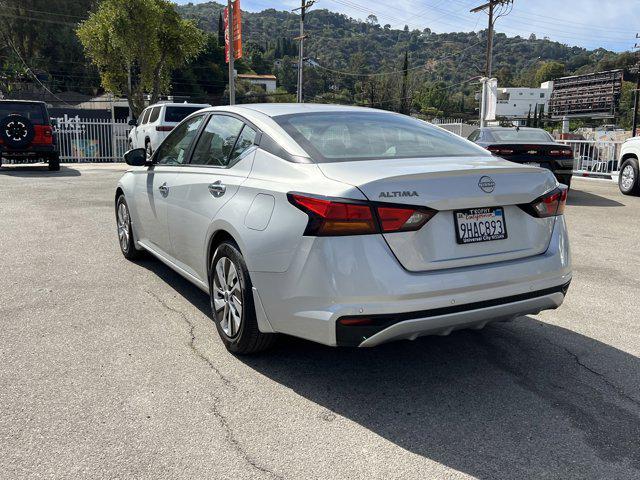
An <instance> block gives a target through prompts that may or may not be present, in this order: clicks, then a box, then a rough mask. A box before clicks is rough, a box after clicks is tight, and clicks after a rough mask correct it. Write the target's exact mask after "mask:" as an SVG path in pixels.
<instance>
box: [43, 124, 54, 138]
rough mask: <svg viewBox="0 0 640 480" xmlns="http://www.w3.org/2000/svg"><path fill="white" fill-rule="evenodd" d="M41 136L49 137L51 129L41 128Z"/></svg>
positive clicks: (51, 132) (48, 127)
mask: <svg viewBox="0 0 640 480" xmlns="http://www.w3.org/2000/svg"><path fill="white" fill-rule="evenodd" d="M42 134H43V135H44V136H45V137H51V136H52V135H53V129H52V128H51V127H50V126H48V125H45V126H44V127H42Z"/></svg>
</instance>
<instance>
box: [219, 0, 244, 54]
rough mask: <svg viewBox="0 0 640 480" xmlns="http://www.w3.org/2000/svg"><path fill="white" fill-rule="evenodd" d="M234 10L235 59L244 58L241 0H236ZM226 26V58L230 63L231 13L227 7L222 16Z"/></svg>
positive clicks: (233, 4) (233, 5)
mask: <svg viewBox="0 0 640 480" xmlns="http://www.w3.org/2000/svg"><path fill="white" fill-rule="evenodd" d="M231 5H232V8H233V58H235V59H236V60H237V59H238V58H242V14H241V13H240V0H235V2H233V3H232V4H231ZM222 20H223V24H224V57H225V60H226V62H227V63H229V12H228V8H227V7H225V9H224V12H223V14H222Z"/></svg>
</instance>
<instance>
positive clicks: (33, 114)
mask: <svg viewBox="0 0 640 480" xmlns="http://www.w3.org/2000/svg"><path fill="white" fill-rule="evenodd" d="M43 110H44V109H43V108H42V105H41V104H39V103H21V102H15V103H11V102H2V103H0V118H4V117H6V116H7V115H11V114H14V113H15V114H18V115H22V116H23V117H27V118H28V119H29V120H31V123H33V124H36V125H44V123H45V118H44V111H43Z"/></svg>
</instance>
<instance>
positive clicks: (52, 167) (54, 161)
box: [49, 155, 60, 172]
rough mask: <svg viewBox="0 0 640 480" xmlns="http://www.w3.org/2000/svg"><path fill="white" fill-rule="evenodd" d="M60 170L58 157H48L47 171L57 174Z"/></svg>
mask: <svg viewBox="0 0 640 480" xmlns="http://www.w3.org/2000/svg"><path fill="white" fill-rule="evenodd" d="M58 170H60V157H59V156H58V155H52V156H51V157H49V171H50V172H57V171H58Z"/></svg>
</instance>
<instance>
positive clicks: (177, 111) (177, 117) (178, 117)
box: [164, 107, 203, 123]
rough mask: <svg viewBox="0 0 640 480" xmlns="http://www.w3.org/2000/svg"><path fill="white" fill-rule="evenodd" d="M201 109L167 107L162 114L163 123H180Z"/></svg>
mask: <svg viewBox="0 0 640 480" xmlns="http://www.w3.org/2000/svg"><path fill="white" fill-rule="evenodd" d="M202 108H203V107H167V109H166V110H165V112H164V121H165V122H175V123H178V122H181V121H182V120H184V119H185V118H187V117H188V116H189V115H191V114H192V113H193V112H197V111H198V110H202Z"/></svg>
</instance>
